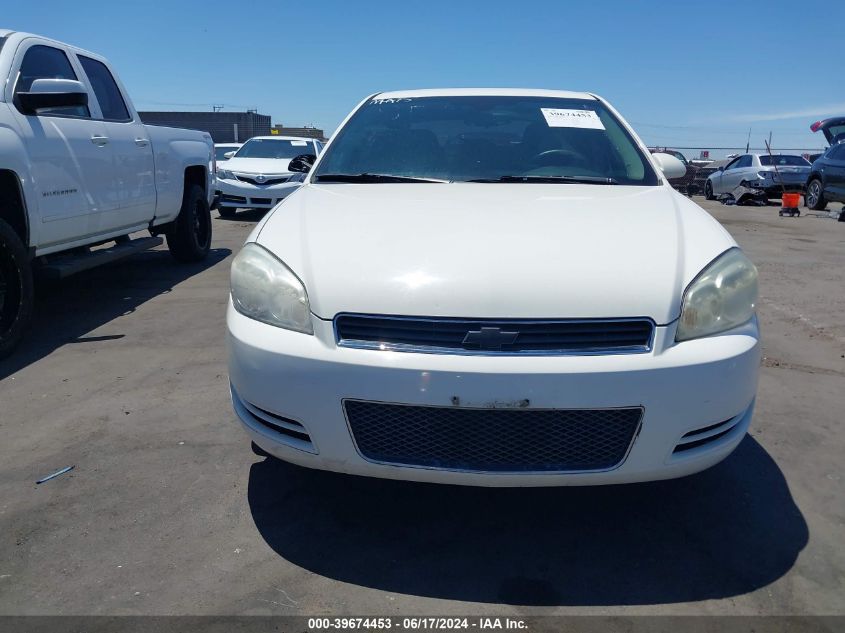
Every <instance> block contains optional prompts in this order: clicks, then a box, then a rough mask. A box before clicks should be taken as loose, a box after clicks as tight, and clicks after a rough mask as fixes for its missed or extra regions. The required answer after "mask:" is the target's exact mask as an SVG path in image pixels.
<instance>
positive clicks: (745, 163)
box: [736, 154, 753, 167]
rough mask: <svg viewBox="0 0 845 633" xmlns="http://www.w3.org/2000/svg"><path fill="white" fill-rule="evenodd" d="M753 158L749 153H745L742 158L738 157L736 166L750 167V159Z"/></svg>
mask: <svg viewBox="0 0 845 633" xmlns="http://www.w3.org/2000/svg"><path fill="white" fill-rule="evenodd" d="M752 160H753V159H752V158H751V156H750V155H748V154H746V155H745V156H743V157H742V158H740V159H739V162H738V163H737V164H736V166H737V167H751V161H752Z"/></svg>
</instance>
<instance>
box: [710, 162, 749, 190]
mask: <svg viewBox="0 0 845 633" xmlns="http://www.w3.org/2000/svg"><path fill="white" fill-rule="evenodd" d="M740 158H742V157H741V156H738V157H737V158H734V159H733V160H732V161H731V162H729V163H728V164H727V165H725V168H724V169H723V170H722V171H721V172H716V173H715V174H714V175H713V178H712V179H711V182H712V183H713V193H715V194H720V193H728V192H730V191H731V190H733V187H729V186H728V184H727V183H728V181H729V179H730V178H731V175H732V172H733V171H735V170H736V168H737V164H738V163H739V159H740Z"/></svg>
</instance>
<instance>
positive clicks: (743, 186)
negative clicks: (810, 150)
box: [704, 154, 810, 204]
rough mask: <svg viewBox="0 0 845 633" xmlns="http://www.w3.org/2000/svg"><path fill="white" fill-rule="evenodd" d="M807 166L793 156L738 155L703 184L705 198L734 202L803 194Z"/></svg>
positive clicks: (802, 160) (808, 170)
mask: <svg viewBox="0 0 845 633" xmlns="http://www.w3.org/2000/svg"><path fill="white" fill-rule="evenodd" d="M809 174H810V162H809V161H808V160H807V159H806V158H804V157H803V156H798V155H794V154H741V155H739V156H737V157H736V158H734V159H733V160H732V161H731V162H729V163H728V164H727V165H725V166H724V167H720V168H718V169H717V170H716V171H714V172H713V173H712V174H710V175H709V176H708V177H707V180H706V181H705V183H704V197H705V198H707V199H708V200H714V199H716V198H720V197H723V196H731V197H733V198H734V200H735V201H736V202H737V204H741V203H742V202H744V201H746V200H748V199H752V198H756V199H760V200H768V199H771V198H780V197H781V195H783V193H784V192H785V191H786V192H803V191H804V186H805V183H806V182H807V177H808V176H809Z"/></svg>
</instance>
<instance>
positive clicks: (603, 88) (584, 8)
mask: <svg viewBox="0 0 845 633" xmlns="http://www.w3.org/2000/svg"><path fill="white" fill-rule="evenodd" d="M4 4H6V6H4V8H3V10H2V14H0V27H3V28H11V29H14V30H21V31H29V32H35V33H39V34H42V35H46V36H49V37H53V38H56V39H59V40H63V41H67V42H70V43H73V44H76V45H77V46H81V47H83V48H87V49H89V50H93V51H96V52H98V53H101V54H103V55H105V56H107V57H108V58H109V59H110V60H111V61H112V62H113V63H114V65H115V66H116V67H117V69H118V71H119V73H120V75H121V77H122V79H123V82H124V83H125V84H126V86H127V88H128V89H129V91H130V93H131V95H132V97H133V99H134V100H135V102H136V106H137V107H138V108H139V109H146V110H152V109H160V110H178V109H190V110H210V109H211V106H212V104H225V105H226V106H227V109H231V110H244V109H246V108H258V110H259V111H260V112H262V113H266V114H270V115H272V117H273V122H274V123H284V124H286V125H302V124H313V125H316V126H317V127H322V128H324V129H325V130H326V131H327V132H331V131H332V130H334V128H335V127H336V126H337V125H338V123H339V122H340V121H341V120H342V118H343V117H344V116H345V115H346V113H347V112H348V111H349V110H350V109H351V108H353V107H354V106H355V105H356V104H357V103H358V101H359V100H360V99H362V98H363V97H364V96H366V95H367V94H369V93H372V92H377V91H381V90H391V89H400V88H420V87H453V86H497V87H498V86H504V87H538V88H560V89H571V90H585V91H591V92H596V93H598V94H601V95H602V96H604V97H606V98H607V99H609V100H610V102H611V103H612V104H613V105H615V106H616V107H617V109H619V110H620V112H621V113H622V114H623V115H624V116H625V117H626V118H627V119H628V120H629V121H630V122H632V124H633V125H634V127H635V128H636V129H637V130H638V132H639V133H640V135H641V136H642V137H643V139H644V140H645V141H646V142H647V143H649V144H661V145H670V146H680V145H692V146H696V147H706V146H710V147H714V146H744V145H745V142H746V138H747V136H748V130H749V127H750V128H751V141H752V143H751V144H752V146H754V145H761V144H762V140H763V138H765V137H767V136H768V134H769V131H770V130H771V131H772V136H773V141H774V146H775V147H800V148H806V149H812V148H820V147H823V146H824V140H823V139H822V138H821V137H819V135H814V134H812V133H810V131H809V125H810V123H812V122H813V121H814V120H817V119H819V118H824V117H825V116H826V115H831V114H845V80H843V67H842V61H843V54H842V41H841V38H839V37H836V36H834V35H831V34H826V33H825V29H826V28H827V27H826V25H841V24H843V22H845V2H842V1H841V0H838V1H833V0H828V1H826V2H817V3H809V2H806V3H798V2H796V1H795V0H792V1H791V2H781V1H779V0H769V1H767V2H721V3H718V2H678V1H675V2H612V1H604V2H601V1H592V2H585V1H583V0H582V1H581V2H564V1H562V0H561V1H559V0H545V1H544V2H534V1H533V0H521V1H519V2H515V1H513V0H511V1H509V2H500V1H498V0H486V1H477V2H475V1H472V2H471V1H469V0H465V1H462V0H451V2H441V1H440V0H425V1H422V2H420V1H410V0H407V1H399V0H393V1H387V0H385V1H373V2H364V1H363V0H362V1H359V2H340V1H335V0H320V1H319V2H313V1H306V0H303V1H301V2H253V1H250V0H238V1H234V0H230V1H228V2H219V1H217V0H206V1H203V2H196V1H193V0H190V1H181V0H180V1H173V2H170V3H167V4H166V5H165V4H164V3H160V2H154V3H153V2H149V3H136V2H113V1H112V2H96V1H93V0H92V1H86V2H76V3H68V2H59V1H54V0H40V1H39V2H22V1H18V2H14V3H13V2H11V0H10V1H9V2H8V3H4ZM165 7H166V8H165ZM690 153H692V152H690ZM725 153H726V152H715V153H714V154H716V155H723V154H725Z"/></svg>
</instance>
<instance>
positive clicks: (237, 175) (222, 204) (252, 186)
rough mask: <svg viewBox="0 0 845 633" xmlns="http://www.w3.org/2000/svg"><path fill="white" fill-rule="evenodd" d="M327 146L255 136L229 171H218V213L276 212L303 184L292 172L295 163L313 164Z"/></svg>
mask: <svg viewBox="0 0 845 633" xmlns="http://www.w3.org/2000/svg"><path fill="white" fill-rule="evenodd" d="M322 149H323V144H322V143H321V142H320V141H318V140H316V139H313V138H300V137H296V136H255V137H253V138H251V139H249V140H248V141H247V142H246V143H244V144H243V145H242V146H241V147H240V149H238V150H237V151H236V152H235V153H234V155H232V156H231V158H230V159H229V160H227V161H226V163H225V167H222V168H218V169H217V195H218V202H217V209H218V211H219V212H220V215H221V216H222V217H231V216H233V215H234V214H235V212H236V211H237V209H238V208H245V209H272V208H273V207H274V206H276V204H278V203H279V201H281V200H284V199H285V198H286V197H287V196H289V195H290V194H291V193H293V192H294V191H296V189H297V188H298V187H299V185H301V184H302V180H303V178H302V174H301V173H296V172H293V171H291V170H290V169H289V164H290V162H291V160H292V159H294V158H297V157H302V156H308V157H310V158H309V160H310V161H311V162H312V163H313V161H314V159H316V157H317V154H319V153H320V151H321V150H322Z"/></svg>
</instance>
